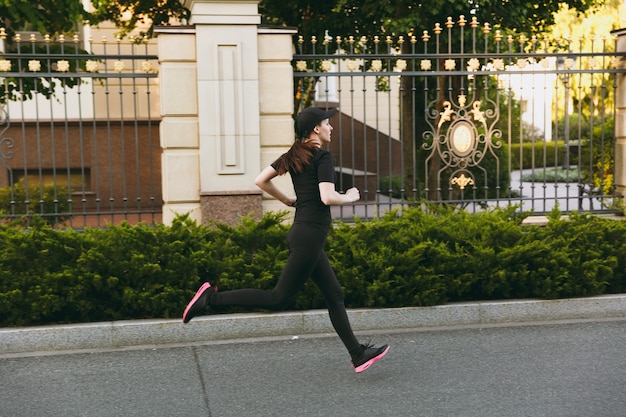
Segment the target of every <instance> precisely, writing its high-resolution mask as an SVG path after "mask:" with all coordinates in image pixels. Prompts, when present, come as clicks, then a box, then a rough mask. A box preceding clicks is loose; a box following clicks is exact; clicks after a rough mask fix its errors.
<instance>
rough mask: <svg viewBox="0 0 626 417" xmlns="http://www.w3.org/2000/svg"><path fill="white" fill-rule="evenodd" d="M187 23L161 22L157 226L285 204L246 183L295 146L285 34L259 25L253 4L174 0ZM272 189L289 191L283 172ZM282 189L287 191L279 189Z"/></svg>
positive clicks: (252, 0) (223, 218)
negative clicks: (186, 216)
mask: <svg viewBox="0 0 626 417" xmlns="http://www.w3.org/2000/svg"><path fill="white" fill-rule="evenodd" d="M182 2H183V5H184V6H185V7H187V8H188V9H189V10H190V11H191V19H190V23H191V24H192V25H191V26H165V27H160V28H157V29H156V30H155V32H156V34H157V35H158V44H159V58H160V63H161V68H160V82H161V86H160V88H161V113H162V114H161V115H162V122H161V145H162V147H163V160H162V164H163V169H162V171H163V199H164V207H163V222H164V223H165V224H170V223H171V221H172V219H173V218H174V216H175V215H176V214H181V213H190V215H191V217H192V218H193V219H195V220H197V221H199V222H202V223H208V222H211V221H217V222H221V223H227V224H230V225H235V224H237V223H238V222H239V220H240V218H241V217H242V216H246V215H252V216H253V217H255V218H260V217H261V216H262V214H263V211H264V210H265V211H268V210H286V209H287V207H285V206H284V205H283V204H282V203H280V202H278V201H276V200H275V199H273V198H269V196H266V197H268V198H266V199H265V200H263V196H262V193H261V191H260V190H259V189H258V188H257V187H256V186H255V185H254V178H255V177H256V176H257V175H258V173H259V172H260V171H261V169H262V168H263V167H265V166H267V165H269V164H270V163H271V162H272V161H273V160H274V159H276V157H278V156H279V155H280V154H282V153H283V152H285V151H286V150H287V149H288V148H289V146H291V144H292V143H293V139H294V133H293V119H292V117H291V115H292V112H293V97H292V95H293V72H292V68H291V60H292V55H293V51H292V39H291V38H292V35H293V34H295V33H296V30H295V29H291V28H284V27H264V26H259V24H260V20H261V19H260V16H259V14H258V0H182ZM277 185H278V186H279V187H281V188H284V189H287V190H289V188H290V187H291V182H290V179H289V178H288V176H285V177H282V178H279V179H277ZM287 192H288V191H287Z"/></svg>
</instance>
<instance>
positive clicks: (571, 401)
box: [0, 318, 626, 417]
mask: <svg viewBox="0 0 626 417" xmlns="http://www.w3.org/2000/svg"><path fill="white" fill-rule="evenodd" d="M360 336H361V338H362V340H363V341H367V340H369V339H370V338H371V340H372V341H373V342H376V343H381V342H384V343H389V344H391V350H390V352H389V354H388V355H387V356H386V357H385V358H384V359H383V360H381V361H380V362H378V363H377V364H375V365H374V366H373V367H372V368H370V369H369V370H368V371H366V372H365V373H363V374H360V375H357V374H355V373H354V371H353V370H352V368H351V367H350V366H349V363H348V362H349V360H348V357H347V355H346V353H345V351H344V349H343V346H342V345H341V344H340V342H339V340H338V338H337V337H335V336H328V335H321V336H319V335H318V336H314V335H309V336H305V337H299V338H291V337H288V336H282V337H280V338H274V339H269V338H261V339H240V340H237V341H230V342H227V341H215V342H211V343H207V344H198V343H194V344H186V345H178V346H162V347H158V348H156V347H154V348H138V347H135V348H126V349H118V350H115V349H107V350H91V351H80V352H76V353H69V352H64V353H55V354H50V353H48V354H42V353H24V354H4V355H0V416H1V417H22V416H29V417H37V416H46V417H56V416H63V417H70V416H90V417H92V416H116V417H119V416H125V417H130V416H140V417H151V416H163V417H174V416H186V417H189V416H198V417H200V416H210V417H228V416H233V417H246V416H289V417H294V416H305V417H308V416H320V417H322V416H323V417H328V416H341V417H350V416H355V417H356V416H358V417H363V416H371V417H375V416H424V417H426V416H437V417H448V416H450V417H465V416H466V417H472V416H476V417H491V416H494V417H496V416H497V417H506V416H511V417H515V416H524V417H528V416H530V417H535V416H549V417H559V416H568V417H570V416H571V417H594V416H597V417H624V416H626V349H625V346H626V319H624V318H612V319H605V320H603V319H595V320H593V321H592V320H578V321H567V322H564V321H562V322H542V323H530V324H510V325H493V326H489V325H481V326H458V327H443V328H430V329H422V330H410V331H399V330H394V331H384V330H381V331H378V332H369V333H365V334H360Z"/></svg>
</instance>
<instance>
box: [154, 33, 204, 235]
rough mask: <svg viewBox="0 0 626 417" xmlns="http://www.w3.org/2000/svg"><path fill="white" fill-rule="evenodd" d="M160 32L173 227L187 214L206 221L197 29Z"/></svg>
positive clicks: (165, 179) (167, 208) (165, 171)
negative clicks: (202, 202) (178, 217)
mask: <svg viewBox="0 0 626 417" xmlns="http://www.w3.org/2000/svg"><path fill="white" fill-rule="evenodd" d="M155 33H156V35H157V36H158V37H157V43H158V50H159V62H160V68H159V83H160V99H161V125H160V128H159V131H160V141H161V147H162V148H163V154H162V156H161V167H162V183H163V185H162V187H163V223H165V224H171V223H172V220H173V219H174V217H175V216H176V215H177V214H186V213H188V214H189V215H190V217H191V218H192V219H194V220H196V221H198V222H200V221H201V219H202V218H201V210H200V196H199V193H198V191H199V190H200V174H199V172H200V171H199V170H200V165H199V154H200V152H199V145H198V143H199V142H198V95H197V90H198V83H197V75H196V74H197V70H196V37H195V29H194V28H193V27H189V26H187V27H185V26H167V27H160V28H157V29H156V30H155Z"/></svg>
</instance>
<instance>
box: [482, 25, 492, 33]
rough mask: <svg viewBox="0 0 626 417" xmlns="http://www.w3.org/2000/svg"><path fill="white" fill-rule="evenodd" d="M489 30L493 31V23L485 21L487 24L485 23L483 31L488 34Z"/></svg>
mask: <svg viewBox="0 0 626 417" xmlns="http://www.w3.org/2000/svg"><path fill="white" fill-rule="evenodd" d="M489 32H491V25H490V24H489V22H485V24H484V25H483V33H484V34H485V35H487V34H488V33H489Z"/></svg>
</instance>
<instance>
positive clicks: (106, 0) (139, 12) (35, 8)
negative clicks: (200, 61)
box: [0, 0, 189, 41]
mask: <svg viewBox="0 0 626 417" xmlns="http://www.w3.org/2000/svg"><path fill="white" fill-rule="evenodd" d="M91 3H92V7H88V8H85V7H84V6H83V2H82V1H81V0H37V1H32V0H0V19H1V21H2V26H3V27H4V28H5V29H6V30H7V33H8V35H9V36H8V38H7V39H8V40H9V41H11V39H12V38H13V35H14V34H15V31H18V30H32V31H37V32H39V33H42V34H50V35H56V34H61V33H69V32H75V31H77V29H78V28H79V25H80V24H81V23H83V22H87V23H89V24H91V25H97V24H99V23H102V22H104V21H110V22H113V23H114V24H115V25H116V26H117V27H118V28H119V30H120V34H122V35H125V34H128V33H129V32H131V31H133V30H135V29H136V28H137V27H138V26H139V25H142V26H145V27H147V29H146V30H145V31H143V32H141V33H140V34H139V35H140V36H143V35H147V36H151V35H152V32H153V29H154V27H155V26H158V25H168V24H171V23H173V22H177V21H180V20H181V19H187V18H188V17H189V10H188V9H187V8H185V7H184V6H183V5H182V3H181V2H180V1H179V0H92V1H91Z"/></svg>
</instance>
